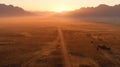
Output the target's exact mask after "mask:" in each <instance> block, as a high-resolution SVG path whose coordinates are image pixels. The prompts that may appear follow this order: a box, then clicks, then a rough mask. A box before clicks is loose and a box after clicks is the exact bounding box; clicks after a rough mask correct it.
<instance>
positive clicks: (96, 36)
mask: <svg viewBox="0 0 120 67" xmlns="http://www.w3.org/2000/svg"><path fill="white" fill-rule="evenodd" d="M56 14H57V13H54V14H53V13H47V14H46V15H45V16H43V15H42V16H41V15H37V16H36V15H34V16H33V15H32V16H19V17H16V16H12V17H11V16H7V17H5V16H4V17H0V67H119V66H120V20H119V17H118V16H117V17H106V18H105V17H94V18H93V17H91V18H90V17H86V18H85V17H84V18H82V17H80V18H78V17H77V18H75V17H74V18H73V17H67V16H63V15H62V16H60V14H61V13H58V14H57V15H56ZM67 15H68V14H67Z"/></svg>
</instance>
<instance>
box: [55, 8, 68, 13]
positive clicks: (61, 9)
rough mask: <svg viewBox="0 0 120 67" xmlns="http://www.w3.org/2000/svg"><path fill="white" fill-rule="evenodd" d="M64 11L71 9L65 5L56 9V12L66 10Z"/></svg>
mask: <svg viewBox="0 0 120 67" xmlns="http://www.w3.org/2000/svg"><path fill="white" fill-rule="evenodd" d="M64 11H69V9H68V8H65V7H61V8H59V9H57V10H56V12H64Z"/></svg>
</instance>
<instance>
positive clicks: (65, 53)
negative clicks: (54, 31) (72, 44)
mask: <svg viewBox="0 0 120 67" xmlns="http://www.w3.org/2000/svg"><path fill="white" fill-rule="evenodd" d="M58 34H59V37H60V43H61V44H60V45H61V50H62V53H63V58H64V65H65V67H72V64H71V62H70V57H69V53H68V51H67V48H66V44H65V40H64V36H63V33H62V30H61V29H60V27H58Z"/></svg>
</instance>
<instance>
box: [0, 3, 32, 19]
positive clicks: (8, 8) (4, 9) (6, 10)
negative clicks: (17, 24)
mask: <svg viewBox="0 0 120 67" xmlns="http://www.w3.org/2000/svg"><path fill="white" fill-rule="evenodd" d="M25 15H32V13H31V12H28V11H25V10H24V9H22V8H20V7H15V6H13V5H5V4H0V17H6V16H25Z"/></svg>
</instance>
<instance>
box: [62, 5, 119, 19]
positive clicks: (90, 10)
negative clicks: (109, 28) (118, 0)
mask: <svg viewBox="0 0 120 67" xmlns="http://www.w3.org/2000/svg"><path fill="white" fill-rule="evenodd" d="M63 15H64V16H68V17H120V5H115V6H108V5H105V4H101V5H99V6H98V7H87V8H81V9H78V10H75V11H71V12H66V13H64V14H63Z"/></svg>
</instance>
